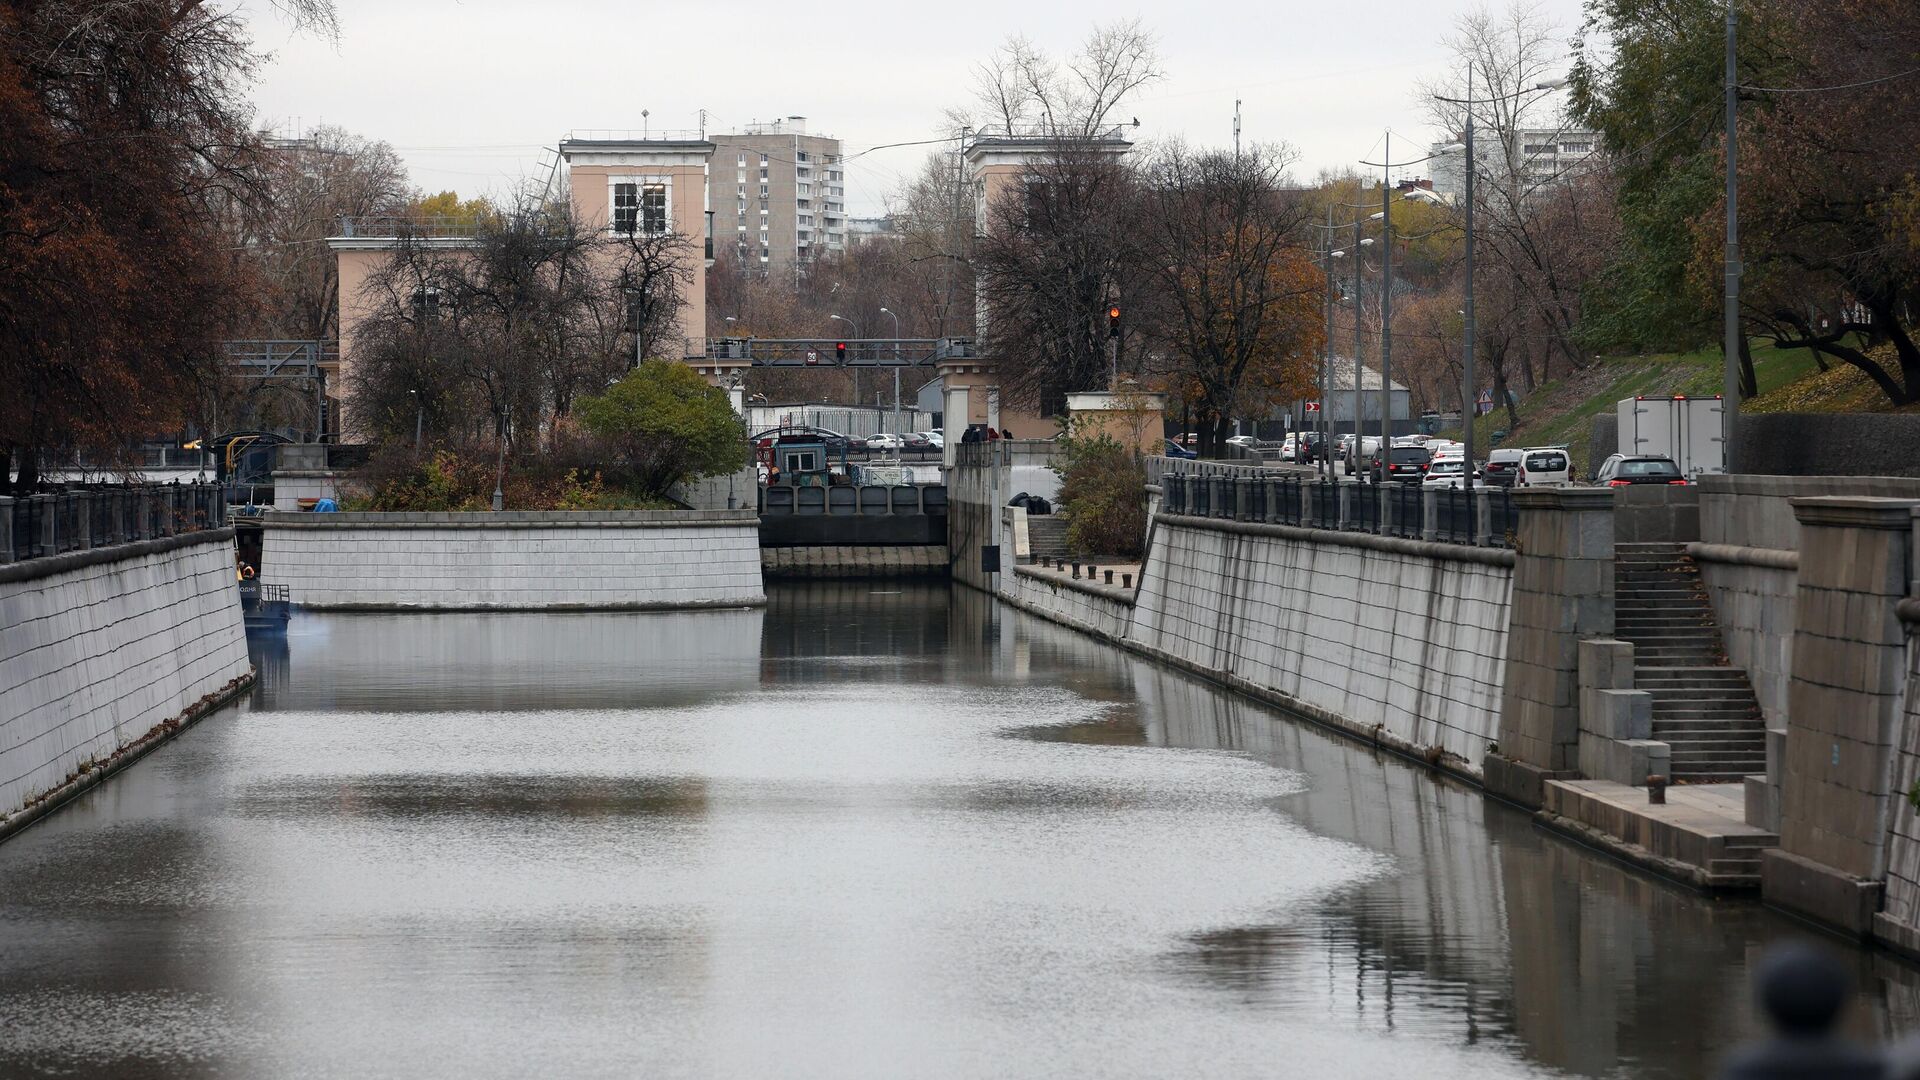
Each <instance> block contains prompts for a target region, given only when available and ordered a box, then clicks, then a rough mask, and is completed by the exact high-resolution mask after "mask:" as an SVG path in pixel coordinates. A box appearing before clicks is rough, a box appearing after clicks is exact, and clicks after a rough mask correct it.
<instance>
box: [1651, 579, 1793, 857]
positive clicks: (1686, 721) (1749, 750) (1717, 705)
mask: <svg viewBox="0 0 1920 1080" xmlns="http://www.w3.org/2000/svg"><path fill="white" fill-rule="evenodd" d="M1613 565H1614V636H1615V637H1617V638H1619V639H1620V640H1622V641H1630V642H1632V643H1633V658H1634V671H1633V684H1634V687H1635V688H1636V689H1639V690H1645V691H1647V692H1648V693H1649V694H1650V695H1652V697H1653V737H1654V739H1656V740H1658V741H1660V742H1664V743H1666V744H1667V745H1668V746H1670V747H1671V748H1672V753H1673V760H1672V769H1673V779H1675V780H1676V781H1681V780H1684V781H1687V782H1690V783H1696V784H1737V783H1740V782H1741V780H1742V778H1744V777H1747V776H1750V775H1753V774H1756V773H1762V772H1765V771H1766V767H1767V743H1766V725H1765V723H1764V721H1763V720H1762V719H1761V715H1760V703H1759V702H1758V701H1757V700H1756V699H1755V698H1754V696H1753V685H1752V684H1751V683H1750V682H1749V681H1748V680H1747V673H1746V672H1745V671H1743V670H1741V669H1740V668H1737V667H1733V666H1732V665H1730V664H1728V663H1727V656H1726V649H1725V647H1724V646H1723V645H1722V643H1721V640H1720V628H1719V624H1718V623H1717V622H1716V621H1715V619H1714V614H1713V605H1712V603H1711V602H1710V601H1709V600H1708V599H1707V590H1706V583H1705V582H1703V581H1702V580H1701V579H1700V570H1699V568H1698V567H1697V566H1695V565H1694V563H1693V559H1692V557H1690V556H1689V555H1687V553H1686V549H1685V546H1684V545H1681V544H1619V545H1616V546H1615V547H1614V564H1613ZM1755 857H1756V858H1757V857H1758V856H1757V855H1756V856H1755ZM1729 869H1731V868H1729Z"/></svg>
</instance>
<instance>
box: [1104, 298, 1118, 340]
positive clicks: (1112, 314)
mask: <svg viewBox="0 0 1920 1080" xmlns="http://www.w3.org/2000/svg"><path fill="white" fill-rule="evenodd" d="M1107 336H1108V337H1119V336H1120V305H1119V304H1115V305H1113V306H1112V307H1110V308H1108V309H1107Z"/></svg>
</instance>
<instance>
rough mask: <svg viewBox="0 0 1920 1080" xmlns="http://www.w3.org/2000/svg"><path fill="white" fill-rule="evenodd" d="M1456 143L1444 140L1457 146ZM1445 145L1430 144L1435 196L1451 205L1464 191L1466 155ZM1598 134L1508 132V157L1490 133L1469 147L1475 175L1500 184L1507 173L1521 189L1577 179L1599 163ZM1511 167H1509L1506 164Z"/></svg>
mask: <svg viewBox="0 0 1920 1080" xmlns="http://www.w3.org/2000/svg"><path fill="white" fill-rule="evenodd" d="M1457 142H1458V140H1457V139H1454V140H1449V143H1457ZM1445 145H1447V144H1442V143H1435V144H1434V145H1433V147H1432V148H1431V150H1430V152H1431V153H1432V154H1433V155H1434V158H1433V164H1432V165H1431V166H1429V168H1431V169H1432V172H1433V192H1434V194H1436V195H1438V196H1440V197H1442V198H1444V199H1446V200H1447V201H1449V202H1452V201H1454V200H1456V199H1458V198H1460V197H1461V196H1462V195H1463V194H1465V192H1466V182H1467V156H1466V152H1465V151H1464V150H1454V151H1450V152H1443V147H1444V146H1445ZM1599 150H1600V135H1599V133H1598V132H1594V131H1586V130H1582V129H1580V128H1571V127H1558V128H1524V129H1521V130H1519V131H1516V132H1514V133H1513V146H1512V147H1511V153H1509V152H1507V150H1505V149H1503V148H1502V147H1501V145H1500V142H1499V140H1498V138H1497V137H1496V136H1494V135H1493V133H1491V132H1487V131H1481V132H1479V133H1478V134H1477V137H1476V141H1475V144H1474V148H1473V156H1474V166H1475V170H1476V171H1475V175H1476V176H1479V177H1481V178H1482V179H1483V180H1493V181H1495V182H1497V183H1502V184H1504V183H1505V182H1506V181H1507V179H1508V178H1509V177H1508V173H1509V170H1510V169H1511V172H1512V175H1513V178H1515V179H1518V180H1519V181H1520V185H1519V186H1520V187H1521V188H1523V189H1524V188H1531V187H1537V186H1540V185H1542V184H1548V183H1552V182H1554V181H1556V180H1560V179H1565V178H1568V177H1572V176H1576V175H1578V174H1579V173H1580V171H1581V170H1582V169H1585V168H1586V167H1587V166H1588V165H1589V164H1590V163H1592V162H1595V161H1597V160H1598V157H1597V154H1598V151H1599ZM1509 163H1511V164H1509Z"/></svg>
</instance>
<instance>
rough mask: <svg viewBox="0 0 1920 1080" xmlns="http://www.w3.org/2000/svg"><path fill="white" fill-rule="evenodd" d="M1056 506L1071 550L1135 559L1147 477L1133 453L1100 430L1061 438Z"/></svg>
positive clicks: (1143, 527) (1142, 535)
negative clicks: (1064, 518)
mask: <svg viewBox="0 0 1920 1080" xmlns="http://www.w3.org/2000/svg"><path fill="white" fill-rule="evenodd" d="M1060 448H1061V455H1060V457H1061V462H1062V463H1061V464H1058V465H1055V466H1054V471H1055V472H1057V473H1059V474H1060V505H1061V509H1062V510H1063V511H1064V512H1065V513H1066V515H1067V543H1068V544H1069V545H1070V546H1072V548H1073V549H1074V550H1075V551H1078V552H1082V553H1084V554H1088V555H1105V556H1108V557H1118V558H1125V559H1137V558H1139V557H1140V554H1141V551H1142V550H1143V548H1144V546H1145V543H1146V532H1147V473H1146V469H1145V468H1144V467H1143V466H1142V465H1141V463H1140V460H1139V458H1138V457H1137V456H1136V455H1135V454H1134V452H1133V450H1131V449H1130V448H1128V447H1126V446H1123V445H1121V444H1120V443H1119V441H1117V440H1115V439H1114V438H1113V437H1112V436H1111V435H1107V434H1105V433H1104V432H1101V433H1097V434H1094V435H1075V434H1073V433H1072V432H1071V431H1069V432H1068V433H1067V434H1066V435H1063V436H1062V437H1061V439H1060Z"/></svg>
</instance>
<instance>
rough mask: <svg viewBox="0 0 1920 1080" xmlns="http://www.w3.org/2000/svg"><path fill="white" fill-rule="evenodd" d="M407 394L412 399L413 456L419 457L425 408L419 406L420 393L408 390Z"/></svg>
mask: <svg viewBox="0 0 1920 1080" xmlns="http://www.w3.org/2000/svg"><path fill="white" fill-rule="evenodd" d="M407 393H408V394H409V395H411V396H412V397H413V454H414V456H415V457H418V456H420V435H421V432H422V430H423V429H424V428H425V426H426V420H427V407H426V406H425V405H422V404H420V391H418V390H409V391H407Z"/></svg>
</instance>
